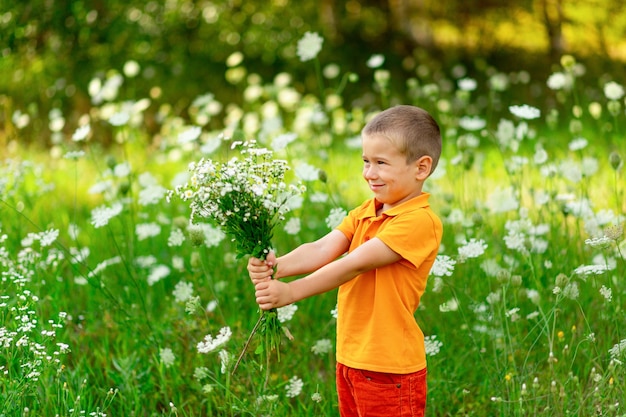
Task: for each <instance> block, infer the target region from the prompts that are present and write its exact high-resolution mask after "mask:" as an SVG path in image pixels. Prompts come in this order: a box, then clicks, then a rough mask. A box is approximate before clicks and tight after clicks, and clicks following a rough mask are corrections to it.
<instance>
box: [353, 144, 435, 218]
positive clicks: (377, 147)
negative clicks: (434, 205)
mask: <svg viewBox="0 0 626 417" xmlns="http://www.w3.org/2000/svg"><path fill="white" fill-rule="evenodd" d="M362 139H363V178H364V179H365V180H366V181H367V183H368V184H369V187H370V189H371V190H372V192H373V193H374V196H375V197H376V199H377V200H378V201H379V202H381V203H383V211H385V210H388V209H390V208H392V207H395V206H396V205H398V204H400V203H403V202H405V201H407V200H410V199H411V198H413V197H417V196H419V195H420V194H421V193H422V183H423V181H424V179H425V177H424V178H422V175H421V172H422V170H421V169H420V161H421V160H422V158H420V159H418V160H417V161H414V162H411V163H407V161H406V157H405V156H404V155H403V154H402V153H401V152H400V151H399V150H398V147H397V146H396V145H395V144H394V143H393V142H392V141H391V140H389V139H388V138H386V137H384V136H379V135H373V136H368V135H364V136H363V138H362ZM426 176H427V175H426Z"/></svg>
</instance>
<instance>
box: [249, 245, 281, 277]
mask: <svg viewBox="0 0 626 417" xmlns="http://www.w3.org/2000/svg"><path fill="white" fill-rule="evenodd" d="M274 265H276V254H275V253H274V252H270V253H268V254H267V258H266V259H265V260H264V261H262V260H260V259H258V258H253V257H251V258H250V259H248V274H249V275H250V279H251V280H252V283H253V284H255V285H256V284H257V283H259V282H264V281H267V280H271V279H272V274H274V269H273V268H274Z"/></svg>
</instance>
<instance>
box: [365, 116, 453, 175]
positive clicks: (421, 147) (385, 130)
mask: <svg viewBox="0 0 626 417" xmlns="http://www.w3.org/2000/svg"><path fill="white" fill-rule="evenodd" d="M361 134H362V135H381V136H384V137H386V138H388V139H389V140H391V142H392V143H394V144H395V145H396V146H397V147H398V149H399V150H400V152H401V153H402V154H404V155H405V156H406V160H407V163H408V162H413V161H416V160H417V159H419V158H421V157H422V156H424V155H428V156H430V157H431V158H432V160H433V163H432V167H431V169H430V172H431V173H432V172H433V171H434V170H435V168H436V167H437V163H438V162H439V156H440V155H441V132H440V130H439V125H438V124H437V122H436V121H435V119H433V117H432V116H431V115H430V114H429V113H428V112H427V111H426V110H424V109H422V108H420V107H416V106H409V105H400V106H394V107H391V108H388V109H387V110H384V111H382V112H380V113H378V114H377V115H376V116H374V118H373V119H372V120H370V121H369V122H368V123H367V124H366V125H365V127H364V128H363V131H362V132H361Z"/></svg>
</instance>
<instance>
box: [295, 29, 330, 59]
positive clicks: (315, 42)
mask: <svg viewBox="0 0 626 417" xmlns="http://www.w3.org/2000/svg"><path fill="white" fill-rule="evenodd" d="M323 42H324V38H322V37H321V36H320V35H318V34H317V33H315V32H306V33H305V34H304V36H303V37H302V38H301V39H300V40H299V41H298V48H297V52H296V53H297V54H298V57H300V61H302V62H305V61H310V60H311V59H314V58H315V57H317V54H319V53H320V51H321V50H322V43H323Z"/></svg>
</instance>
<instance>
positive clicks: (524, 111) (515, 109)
mask: <svg viewBox="0 0 626 417" xmlns="http://www.w3.org/2000/svg"><path fill="white" fill-rule="evenodd" d="M509 111H510V112H511V113H512V114H514V115H515V116H517V117H519V118H520V119H525V120H532V119H536V118H538V117H539V116H541V111H540V110H539V109H538V108H536V107H532V106H529V105H528V104H522V105H521V106H509Z"/></svg>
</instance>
